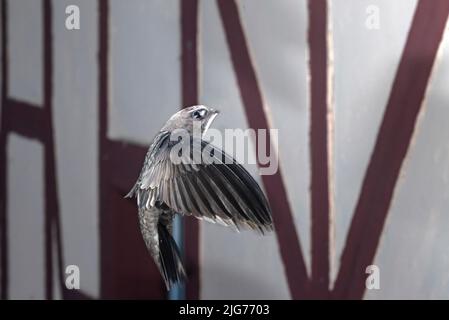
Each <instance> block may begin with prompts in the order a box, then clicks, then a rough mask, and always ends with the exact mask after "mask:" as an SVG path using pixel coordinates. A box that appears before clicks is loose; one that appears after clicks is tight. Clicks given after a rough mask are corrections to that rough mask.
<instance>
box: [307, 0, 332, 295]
mask: <svg viewBox="0 0 449 320" xmlns="http://www.w3.org/2000/svg"><path fill="white" fill-rule="evenodd" d="M308 12H309V30H308V42H309V50H310V61H309V67H310V78H311V82H310V86H311V110H310V124H311V128H310V150H311V157H310V163H311V210H312V279H311V288H310V290H311V291H310V293H309V294H310V295H311V297H316V298H322V299H323V298H327V297H328V296H329V255H330V252H329V242H330V236H329V232H330V212H329V208H330V204H329V154H328V141H327V139H328V124H327V115H328V106H327V97H328V91H327V89H328V88H327V2H326V0H309V1H308Z"/></svg>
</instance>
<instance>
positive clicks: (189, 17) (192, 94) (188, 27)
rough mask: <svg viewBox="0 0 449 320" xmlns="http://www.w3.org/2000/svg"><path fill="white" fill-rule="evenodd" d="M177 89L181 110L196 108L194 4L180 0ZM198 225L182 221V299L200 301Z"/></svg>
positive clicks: (196, 31) (196, 3)
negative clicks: (183, 273) (185, 279)
mask: <svg viewBox="0 0 449 320" xmlns="http://www.w3.org/2000/svg"><path fill="white" fill-rule="evenodd" d="M181 50H182V52H181V87H182V104H183V107H187V106H191V105H195V104H198V53H197V51H198V0H181ZM199 246H200V223H199V221H198V220H197V219H184V254H185V263H186V272H187V276H188V281H187V282H186V293H185V294H186V299H199V298H200V251H199Z"/></svg>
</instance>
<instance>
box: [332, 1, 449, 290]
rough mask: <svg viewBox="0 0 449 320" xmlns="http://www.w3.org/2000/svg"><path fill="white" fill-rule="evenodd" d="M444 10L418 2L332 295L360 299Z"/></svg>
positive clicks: (442, 4)
mask: <svg viewBox="0 0 449 320" xmlns="http://www.w3.org/2000/svg"><path fill="white" fill-rule="evenodd" d="M448 14H449V1H445V0H435V1H419V2H418V5H417V8H416V11H415V15H414V18H413V22H412V25H411V29H410V32H409V35H408V38H407V42H406V45H405V47H404V51H403V53H402V57H401V61H400V64H399V68H398V70H397V73H396V77H395V80H394V83H393V86H392V90H391V93H390V98H389V100H388V103H387V107H386V111H385V114H384V117H383V120H382V124H381V126H380V130H379V133H378V136H377V141H376V145H375V147H374V151H373V154H372V156H371V160H370V163H369V165H368V168H367V171H366V174H365V178H364V181H363V185H362V189H361V193H360V196H359V199H358V203H357V206H356V208H355V212H354V216H353V219H352V222H351V227H350V230H349V233H348V236H347V239H346V246H345V248H344V251H343V254H342V257H341V265H340V270H339V273H338V276H337V280H336V282H335V286H334V288H335V289H334V291H333V296H334V297H335V298H340V299H341V298H351V299H361V298H362V297H363V294H364V291H365V279H366V274H365V268H366V267H367V266H368V265H370V264H371V263H372V262H373V260H374V256H375V253H376V249H377V247H378V244H379V239H380V235H381V233H382V229H383V226H384V223H385V220H386V218H387V215H388V209H389V207H390V203H391V199H392V195H393V191H394V187H395V185H396V181H397V179H398V176H399V173H400V170H401V166H402V163H403V161H404V158H405V156H406V153H407V150H408V148H409V145H410V141H411V138H412V135H413V131H414V128H415V123H416V119H417V116H418V113H419V111H420V109H421V105H422V102H423V99H424V95H425V91H426V88H427V84H428V82H429V78H430V75H431V71H432V67H433V64H434V61H435V57H436V54H437V51H438V47H439V45H440V42H441V39H442V35H443V32H444V29H445V25H446V20H447V17H448Z"/></svg>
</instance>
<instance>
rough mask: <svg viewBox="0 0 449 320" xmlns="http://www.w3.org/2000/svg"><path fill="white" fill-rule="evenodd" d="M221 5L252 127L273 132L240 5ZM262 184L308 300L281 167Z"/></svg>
mask: <svg viewBox="0 0 449 320" xmlns="http://www.w3.org/2000/svg"><path fill="white" fill-rule="evenodd" d="M217 1H218V8H219V12H220V16H221V21H222V23H223V27H224V31H225V35H226V41H227V43H228V47H229V49H230V54H231V60H232V65H233V67H234V72H235V74H236V77H237V83H238V87H239V90H240V96H241V98H242V101H243V105H244V108H245V113H246V118H247V120H248V123H249V126H250V127H251V128H253V129H256V130H257V129H269V124H268V120H267V117H266V115H265V112H264V110H263V100H262V94H261V91H260V88H259V84H258V81H257V77H256V73H255V70H254V66H253V62H252V60H251V57H250V55H249V51H248V45H247V41H246V39H245V34H244V31H243V27H242V24H241V22H240V17H239V12H238V8H237V5H236V2H235V1H234V0H232V1H231V0H217ZM262 180H263V184H264V186H265V190H266V192H267V197H268V201H269V202H270V206H271V209H272V211H273V219H274V226H275V229H276V236H277V239H278V242H279V248H280V253H281V257H282V260H283V262H284V267H285V273H286V276H287V280H288V286H289V289H290V294H291V297H292V298H293V299H301V298H305V297H306V288H307V285H308V277H307V270H306V266H305V263H304V258H303V256H302V251H301V245H300V242H299V237H298V234H297V233H296V229H295V224H294V220H293V214H292V210H291V208H290V205H289V202H288V198H287V192H286V189H285V186H284V182H283V179H282V175H281V168H280V167H279V170H278V171H277V172H276V173H275V174H273V175H264V176H262Z"/></svg>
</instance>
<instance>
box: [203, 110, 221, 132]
mask: <svg viewBox="0 0 449 320" xmlns="http://www.w3.org/2000/svg"><path fill="white" fill-rule="evenodd" d="M209 113H210V114H209V118H208V119H207V120H206V122H205V123H204V124H203V134H204V133H205V132H206V131H207V129H209V127H210V125H211V123H212V122H213V121H214V119H215V117H216V116H217V115H218V114H219V113H220V111H218V110H216V109H213V108H211V109H209Z"/></svg>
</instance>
